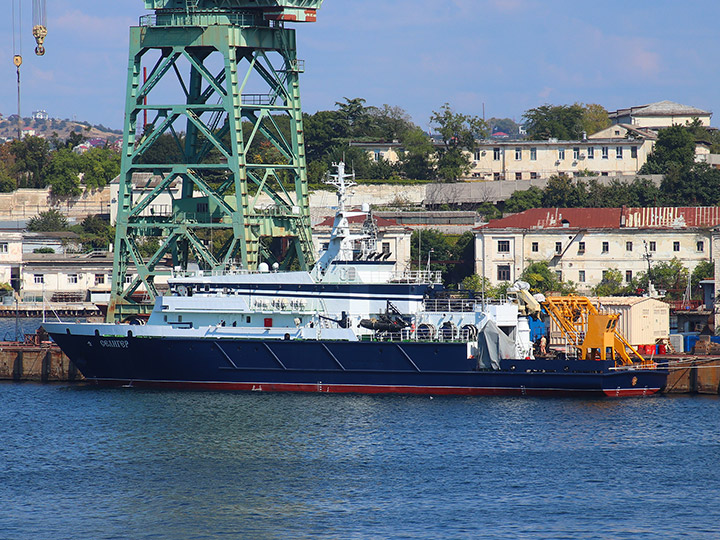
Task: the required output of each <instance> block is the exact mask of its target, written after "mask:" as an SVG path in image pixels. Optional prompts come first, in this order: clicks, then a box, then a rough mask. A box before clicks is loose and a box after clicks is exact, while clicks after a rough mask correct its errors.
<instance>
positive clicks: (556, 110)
mask: <svg viewBox="0 0 720 540" xmlns="http://www.w3.org/2000/svg"><path fill="white" fill-rule="evenodd" d="M584 118H585V109H584V108H583V106H582V105H581V104H579V103H575V104H574V105H542V106H540V107H536V108H534V109H529V110H527V111H525V114H523V120H524V121H525V129H526V131H527V136H528V139H532V140H540V141H542V140H548V139H551V138H556V139H559V140H564V141H571V140H579V139H580V138H581V137H582V132H583V130H584V124H583V120H584Z"/></svg>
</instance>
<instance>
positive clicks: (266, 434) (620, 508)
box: [0, 383, 720, 540]
mask: <svg viewBox="0 0 720 540" xmlns="http://www.w3.org/2000/svg"><path fill="white" fill-rule="evenodd" d="M0 403H2V407H0V426H2V427H1V428H0V429H1V430H2V445H0V503H1V508H2V511H0V538H3V539H5V538H7V539H14V540H15V539H37V538H42V539H45V540H55V539H57V540H60V539H68V538H73V539H77V540H79V539H93V540H98V539H125V538H132V539H179V538H182V539H220V538H223V539H225V538H233V539H234V538H249V539H286V538H300V539H305V538H307V539H311V538H312V539H318V538H328V539H340V538H342V539H365V538H368V539H370V538H372V539H377V538H408V539H409V538H428V539H465V538H467V539H471V538H472V539H475V538H498V539H506V538H507V539H518V538H528V539H529V538H533V539H534V538H547V539H561V538H567V539H578V538H598V539H606V538H607V539H611V538H613V539H614V538H633V539H642V538H647V539H651V538H652V539H658V538H661V539H670V538H672V539H675V538H681V537H686V538H693V539H695V538H718V537H720V502H719V501H720V468H718V466H717V464H718V461H719V460H720V423H718V418H720V399H718V398H717V397H669V396H660V397H654V398H645V399H598V400H581V399H526V398H459V397H453V398H438V397H436V398H434V399H432V398H429V397H404V396H353V395H327V394H311V395H297V394H266V393H221V392H216V393H212V392H170V391H145V390H139V389H135V388H122V389H98V388H95V387H93V386H87V385H63V384H56V385H41V384H29V383H3V384H0Z"/></svg>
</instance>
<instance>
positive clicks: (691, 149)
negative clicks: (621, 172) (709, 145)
mask: <svg viewBox="0 0 720 540" xmlns="http://www.w3.org/2000/svg"><path fill="white" fill-rule="evenodd" d="M694 163H695V138H694V137H693V134H692V131H691V130H690V129H689V128H687V127H686V126H680V125H674V126H671V127H669V128H665V129H661V130H660V131H659V132H658V140H657V142H656V143H655V147H654V148H653V151H652V152H651V153H650V155H649V156H648V159H647V162H646V163H645V165H643V166H642V167H641V168H640V171H639V174H665V173H667V172H669V171H670V170H688V169H690V168H691V167H692V166H693V165H694Z"/></svg>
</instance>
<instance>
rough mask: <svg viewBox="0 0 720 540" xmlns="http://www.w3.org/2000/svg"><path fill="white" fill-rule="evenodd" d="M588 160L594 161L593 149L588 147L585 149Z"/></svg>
mask: <svg viewBox="0 0 720 540" xmlns="http://www.w3.org/2000/svg"><path fill="white" fill-rule="evenodd" d="M587 154H588V159H595V148H593V147H592V146H588V149H587Z"/></svg>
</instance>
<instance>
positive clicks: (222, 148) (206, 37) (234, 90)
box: [107, 0, 322, 321]
mask: <svg viewBox="0 0 720 540" xmlns="http://www.w3.org/2000/svg"><path fill="white" fill-rule="evenodd" d="M321 3H322V0H145V6H146V8H147V9H149V10H154V13H152V14H150V15H147V16H144V17H142V18H141V19H140V24H139V25H138V26H136V27H132V28H131V29H130V55H129V65H128V82H127V95H126V103H125V120H124V139H123V148H122V162H121V173H120V177H119V192H118V200H117V225H116V237H115V255H114V265H113V277H112V287H111V291H112V292H111V299H110V306H109V309H108V317H107V318H108V320H109V321H111V320H116V319H123V318H126V317H128V316H130V315H133V314H138V313H141V312H143V311H146V310H147V309H148V305H149V304H148V300H149V301H150V303H151V302H152V301H154V298H155V296H157V294H158V293H157V288H156V284H155V278H156V276H158V275H161V274H168V273H170V269H169V268H168V265H169V262H168V261H169V259H172V265H173V267H174V268H175V269H176V270H177V269H187V268H188V265H189V264H191V263H193V262H194V263H197V264H198V266H199V268H200V269H203V270H207V271H217V270H220V269H224V268H227V267H228V266H231V265H233V264H234V265H236V266H242V267H243V268H246V269H250V270H252V269H256V268H257V266H258V264H259V263H260V262H262V261H265V262H267V263H269V264H274V263H278V264H279V265H280V266H281V267H285V268H287V267H290V266H291V265H293V263H294V264H295V266H296V267H299V268H300V269H306V268H307V267H308V266H309V265H311V264H312V262H313V248H312V239H311V233H310V213H309V205H308V197H307V174H306V162H305V143H304V136H303V121H302V111H301V107H300V88H299V84H298V79H299V74H300V73H301V72H302V71H303V63H302V62H301V61H299V60H298V58H297V50H296V42H295V30H294V29H291V28H286V27H285V24H286V22H289V21H292V22H312V21H314V20H315V17H316V10H317V9H318V8H319V7H320V4H321ZM168 96H173V97H171V98H168ZM133 266H134V267H135V269H136V272H135V273H136V276H134V277H133V276H132V267H133ZM129 273H130V274H129ZM142 289H145V291H146V292H145V293H144V298H143V300H139V299H138V297H139V293H140V292H141V291H142Z"/></svg>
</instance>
